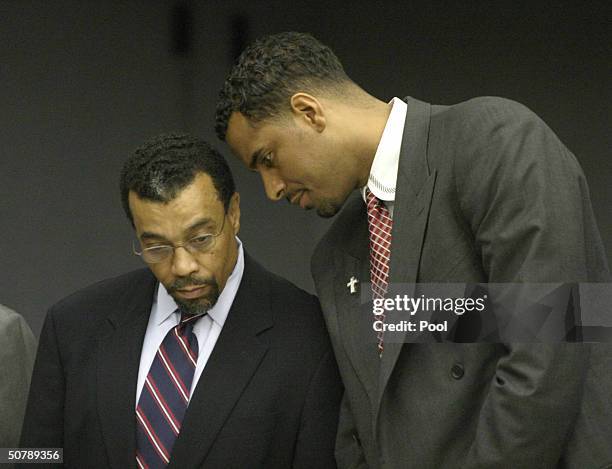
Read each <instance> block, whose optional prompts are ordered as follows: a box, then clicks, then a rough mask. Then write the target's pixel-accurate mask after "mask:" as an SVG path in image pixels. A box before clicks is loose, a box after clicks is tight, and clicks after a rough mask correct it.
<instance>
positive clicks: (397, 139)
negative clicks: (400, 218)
mask: <svg viewBox="0 0 612 469" xmlns="http://www.w3.org/2000/svg"><path fill="white" fill-rule="evenodd" d="M389 104H391V105H392V107H391V112H390V113H389V117H388V119H387V123H386V125H385V129H384V130H383V134H382V137H381V138H380V142H378V148H376V154H375V155H374V161H373V162H372V167H371V168H370V175H369V177H368V183H367V184H366V185H365V186H364V187H362V188H361V196H362V197H363V200H364V201H365V200H366V196H365V190H366V188H368V189H370V191H371V192H372V194H374V195H375V196H376V197H378V198H379V199H380V200H382V201H383V202H384V203H385V205H386V207H387V209H388V210H389V215H390V216H391V218H393V206H394V204H395V187H396V184H397V169H398V166H399V157H400V150H401V148H402V136H403V135H404V124H405V122H406V111H407V109H408V106H407V105H406V103H405V102H404V101H402V100H401V99H399V98H393V99H392V100H391V101H390V103H389Z"/></svg>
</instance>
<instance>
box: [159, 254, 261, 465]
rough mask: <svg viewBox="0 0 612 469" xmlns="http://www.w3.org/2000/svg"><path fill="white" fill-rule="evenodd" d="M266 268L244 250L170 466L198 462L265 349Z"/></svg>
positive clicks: (207, 449) (205, 452)
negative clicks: (239, 272) (242, 265)
mask: <svg viewBox="0 0 612 469" xmlns="http://www.w3.org/2000/svg"><path fill="white" fill-rule="evenodd" d="M266 277H267V276H266V273H265V272H264V271H263V270H262V269H261V268H260V267H259V266H258V265H257V264H256V263H255V262H254V261H252V260H251V259H250V257H248V256H246V255H245V269H244V274H243V277H242V281H241V283H240V288H239V289H238V293H237V294H236V298H235V299H234V302H233V304H232V307H231V310H230V312H229V315H228V317H227V320H226V322H225V325H224V326H223V330H222V332H221V334H220V336H219V339H218V340H217V343H216V345H215V348H214V349H213V352H212V354H211V356H210V358H209V360H208V362H207V364H206V367H205V368H204V371H203V373H202V375H201V377H200V380H199V381H198V384H197V386H196V389H195V391H194V394H193V396H192V399H191V402H190V403H189V407H188V409H187V413H186V414H185V418H184V420H183V424H182V427H181V432H180V434H179V436H178V438H177V440H176V442H175V445H174V449H173V451H172V459H171V461H170V465H169V466H168V467H169V468H183V467H199V466H200V465H201V464H202V462H203V461H204V459H205V458H206V455H207V454H208V452H209V451H210V449H211V447H212V445H213V443H214V441H215V438H216V437H217V434H218V433H219V431H220V430H221V428H222V427H223V425H224V424H225V421H226V420H227V418H228V417H229V415H230V413H231V411H232V409H233V408H234V406H235V405H236V402H237V401H238V399H239V398H240V396H241V395H242V393H243V391H244V389H245V387H246V386H247V385H248V383H249V381H250V379H251V377H252V376H253V374H254V373H255V371H256V370H257V368H258V367H259V364H260V363H261V360H262V359H263V357H264V356H265V354H266V352H267V350H268V344H267V342H266V340H265V336H263V335H261V333H262V332H263V331H265V330H267V329H270V328H271V327H272V326H273V319H272V312H271V308H270V304H269V291H268V284H267V282H265V281H264V280H262V279H265V278H266Z"/></svg>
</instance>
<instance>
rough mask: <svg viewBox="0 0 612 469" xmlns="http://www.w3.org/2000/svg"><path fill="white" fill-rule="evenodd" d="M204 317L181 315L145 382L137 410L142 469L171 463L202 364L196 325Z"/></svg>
mask: <svg viewBox="0 0 612 469" xmlns="http://www.w3.org/2000/svg"><path fill="white" fill-rule="evenodd" d="M204 314H205V313H204ZM202 315H203V314H200V315H197V316H193V315H192V316H188V315H186V314H184V313H183V314H182V315H181V321H180V322H179V323H178V324H177V325H176V326H174V327H173V328H172V329H170V331H168V333H167V334H166V337H165V338H164V340H163V342H162V343H161V345H160V346H159V349H158V351H157V354H156V355H155V359H154V360H153V364H152V365H151V368H150V370H149V374H148V375H147V378H146V380H145V384H144V387H143V388H142V392H141V394H140V399H139V400H138V406H137V407H136V421H137V422H136V423H137V428H136V444H137V446H136V463H137V464H138V467H139V468H141V469H145V468H150V469H154V468H163V467H166V466H167V465H168V463H169V462H170V455H171V454H172V447H173V446H174V441H175V440H176V437H177V436H178V434H179V432H180V430H181V423H182V421H183V417H184V416H185V411H186V410H187V406H188V405H189V393H190V390H191V383H192V381H193V373H194V371H195V368H196V363H197V360H198V340H197V338H196V336H195V334H194V333H193V325H194V323H195V321H196V320H197V319H199V318H200V317H202Z"/></svg>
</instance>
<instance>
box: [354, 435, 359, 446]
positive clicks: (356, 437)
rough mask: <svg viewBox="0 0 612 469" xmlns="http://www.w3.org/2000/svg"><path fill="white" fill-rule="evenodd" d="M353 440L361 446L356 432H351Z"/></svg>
mask: <svg viewBox="0 0 612 469" xmlns="http://www.w3.org/2000/svg"><path fill="white" fill-rule="evenodd" d="M353 441H355V443H357V444H358V445H359V446H361V440H360V439H359V436H358V435H357V433H353Z"/></svg>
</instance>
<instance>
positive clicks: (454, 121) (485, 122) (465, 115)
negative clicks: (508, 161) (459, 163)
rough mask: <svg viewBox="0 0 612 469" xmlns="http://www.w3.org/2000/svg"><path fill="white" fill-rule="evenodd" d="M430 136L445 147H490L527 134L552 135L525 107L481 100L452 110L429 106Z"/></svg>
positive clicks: (488, 98) (487, 98) (493, 99)
mask: <svg viewBox="0 0 612 469" xmlns="http://www.w3.org/2000/svg"><path fill="white" fill-rule="evenodd" d="M431 123H432V127H431V133H432V134H433V136H434V138H436V137H437V138H438V139H443V140H445V141H446V145H451V146H454V145H458V144H459V145H468V146H469V145H476V146H480V145H489V144H490V143H491V141H492V140H493V141H497V142H504V141H506V140H507V139H508V138H516V137H517V136H518V135H526V134H528V133H530V132H533V131H536V132H544V133H547V134H551V135H552V134H553V133H552V131H551V130H550V128H548V126H547V125H546V124H545V123H544V121H543V120H542V119H541V118H540V117H539V116H538V115H537V114H535V113H534V112H533V111H532V110H531V109H529V108H528V107H527V106H525V105H523V104H521V103H518V102H516V101H512V100H510V99H505V98H499V97H492V96H484V97H478V98H473V99H470V100H468V101H464V102H462V103H458V104H454V105H452V106H435V105H434V106H432V113H431Z"/></svg>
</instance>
